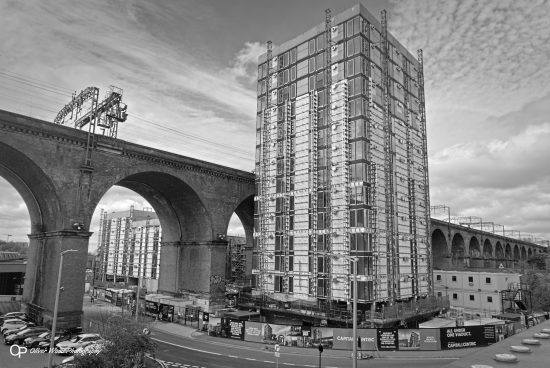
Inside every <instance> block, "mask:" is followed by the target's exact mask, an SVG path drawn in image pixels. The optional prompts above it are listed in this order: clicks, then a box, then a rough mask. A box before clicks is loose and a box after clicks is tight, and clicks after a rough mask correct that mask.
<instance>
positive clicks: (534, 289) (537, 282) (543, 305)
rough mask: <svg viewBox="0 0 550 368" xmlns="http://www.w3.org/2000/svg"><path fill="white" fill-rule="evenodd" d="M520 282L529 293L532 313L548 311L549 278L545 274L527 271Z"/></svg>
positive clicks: (549, 304) (549, 298)
mask: <svg viewBox="0 0 550 368" xmlns="http://www.w3.org/2000/svg"><path fill="white" fill-rule="evenodd" d="M522 280H523V281H522V282H523V283H525V284H527V285H528V286H529V290H530V291H531V301H532V303H533V311H535V312H541V311H550V276H549V275H548V274H546V273H540V272H535V271H527V272H526V273H525V275H523V276H522Z"/></svg>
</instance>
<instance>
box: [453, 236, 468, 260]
mask: <svg viewBox="0 0 550 368" xmlns="http://www.w3.org/2000/svg"><path fill="white" fill-rule="evenodd" d="M465 256H466V247H465V242H464V238H463V237H462V235H461V234H460V233H456V234H454V236H453V240H452V242H451V261H452V263H453V265H457V266H463V265H464V258H465Z"/></svg>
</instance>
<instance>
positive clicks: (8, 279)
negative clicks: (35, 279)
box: [0, 252, 27, 302]
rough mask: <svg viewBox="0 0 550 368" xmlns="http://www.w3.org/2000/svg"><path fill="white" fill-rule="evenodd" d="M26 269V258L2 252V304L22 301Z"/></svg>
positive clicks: (0, 274)
mask: <svg viewBox="0 0 550 368" xmlns="http://www.w3.org/2000/svg"><path fill="white" fill-rule="evenodd" d="M26 267H27V257H26V256H22V255H20V254H19V253H17V252H0V302H2V301H15V300H21V295H22V294H23V284H24V280H25V269H26Z"/></svg>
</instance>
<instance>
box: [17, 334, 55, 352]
mask: <svg viewBox="0 0 550 368" xmlns="http://www.w3.org/2000/svg"><path fill="white" fill-rule="evenodd" d="M50 336H51V333H50V331H46V332H42V333H41V334H40V335H37V336H31V337H27V338H26V339H25V341H24V342H23V344H24V345H25V346H26V347H27V348H37V347H38V344H40V343H41V342H42V341H50Z"/></svg>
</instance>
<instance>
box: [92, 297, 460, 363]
mask: <svg viewBox="0 0 550 368" xmlns="http://www.w3.org/2000/svg"><path fill="white" fill-rule="evenodd" d="M97 307H100V306H98V305H96V306H95V308H97ZM113 312H114V313H120V309H118V308H110V306H107V305H105V306H102V307H100V308H99V309H95V310H90V309H88V310H86V311H85V317H86V318H90V319H94V320H105V317H106V316H108V315H109V314H111V313H113ZM151 337H152V339H153V340H154V341H155V342H156V343H157V345H158V348H157V352H156V358H158V359H160V360H162V361H165V362H167V365H168V366H169V367H180V368H183V367H185V368H191V367H193V368H248V367H251V368H252V367H253V368H274V367H276V365H277V362H276V358H275V356H274V352H273V351H268V350H266V349H265V346H264V345H262V344H252V345H251V344H248V345H246V344H243V345H238V344H234V343H233V344H231V343H229V341H228V340H225V339H221V338H214V339H203V338H192V337H185V336H180V335H174V334H172V333H169V332H164V331H160V330H154V331H153V332H152V333H151ZM285 350H286V349H285V347H281V351H280V358H279V359H278V365H279V367H280V368H288V367H316V368H318V367H319V354H318V352H317V351H316V350H315V349H295V348H294V349H288V350H287V351H285ZM347 354H348V353H346V352H343V351H339V352H337V353H335V352H330V351H327V352H325V353H324V354H323V356H322V360H321V366H322V368H345V367H351V366H352V361H351V358H350V357H349V356H348V355H347ZM334 355H336V356H334ZM338 355H339V356H338ZM454 360H456V358H431V357H421V358H418V359H411V357H410V356H408V357H406V358H403V357H402V358H398V357H391V358H390V357H383V358H375V359H369V360H358V362H357V363H358V364H357V366H358V368H363V367H369V368H370V367H380V368H382V367H384V368H386V367H388V368H401V367H406V368H416V367H418V368H439V367H443V366H445V365H447V364H449V363H451V362H453V361H454Z"/></svg>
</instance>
